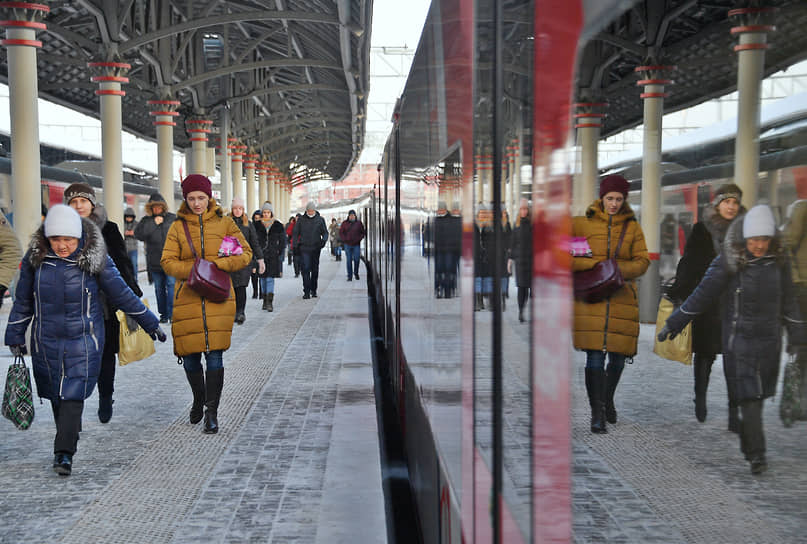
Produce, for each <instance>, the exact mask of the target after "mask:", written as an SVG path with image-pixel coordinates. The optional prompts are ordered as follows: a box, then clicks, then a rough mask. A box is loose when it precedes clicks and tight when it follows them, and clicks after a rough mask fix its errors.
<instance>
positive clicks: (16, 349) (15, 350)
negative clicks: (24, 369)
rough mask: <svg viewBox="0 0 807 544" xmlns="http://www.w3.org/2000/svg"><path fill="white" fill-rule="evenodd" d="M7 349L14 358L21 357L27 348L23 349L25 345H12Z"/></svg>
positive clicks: (26, 351)
mask: <svg viewBox="0 0 807 544" xmlns="http://www.w3.org/2000/svg"><path fill="white" fill-rule="evenodd" d="M8 348H9V349H10V350H11V353H12V354H13V355H14V357H22V356H23V355H26V354H27V353H28V348H26V347H25V344H14V345H13V346H8Z"/></svg>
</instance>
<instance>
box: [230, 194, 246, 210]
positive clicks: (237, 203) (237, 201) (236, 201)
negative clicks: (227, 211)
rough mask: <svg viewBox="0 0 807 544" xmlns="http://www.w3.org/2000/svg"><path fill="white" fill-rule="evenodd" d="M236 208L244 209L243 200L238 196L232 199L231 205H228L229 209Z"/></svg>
mask: <svg viewBox="0 0 807 544" xmlns="http://www.w3.org/2000/svg"><path fill="white" fill-rule="evenodd" d="M236 206H237V207H239V208H246V204H245V203H244V199H243V198H241V197H240V196H236V197H233V202H232V204H230V208H235V207H236Z"/></svg>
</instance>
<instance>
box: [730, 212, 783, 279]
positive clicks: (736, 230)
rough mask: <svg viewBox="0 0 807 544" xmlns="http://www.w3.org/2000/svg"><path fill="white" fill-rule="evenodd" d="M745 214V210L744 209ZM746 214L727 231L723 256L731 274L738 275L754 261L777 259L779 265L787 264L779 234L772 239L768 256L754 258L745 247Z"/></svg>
mask: <svg viewBox="0 0 807 544" xmlns="http://www.w3.org/2000/svg"><path fill="white" fill-rule="evenodd" d="M743 212H744V209H743ZM744 219H745V213H742V214H741V215H738V216H737V217H736V218H735V219H734V221H732V222H731V225H729V228H728V230H727V231H726V238H725V239H724V240H723V255H724V257H723V258H724V259H725V262H726V266H727V267H728V269H729V272H731V273H732V274H736V273H737V272H738V271H739V270H740V269H741V268H743V267H744V266H745V265H747V264H748V263H750V262H752V261H758V260H760V259H775V260H776V261H777V262H778V263H780V264H782V263H784V262H785V252H784V248H783V247H782V242H781V240H780V237H779V232H777V233H776V234H775V235H774V236H773V238H772V239H771V245H770V248H769V249H768V254H767V255H765V256H764V257H754V256H753V255H751V254H750V253H749V252H748V250H747V249H746V247H745V238H744V237H743V220H744Z"/></svg>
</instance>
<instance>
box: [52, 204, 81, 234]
mask: <svg viewBox="0 0 807 544" xmlns="http://www.w3.org/2000/svg"><path fill="white" fill-rule="evenodd" d="M44 225H45V237H46V238H50V237H51V236H70V237H71V238H81V231H82V228H81V216H79V214H78V212H77V211H76V210H74V209H73V208H71V207H70V206H66V205H64V204H55V205H53V206H51V208H50V210H48V215H47V217H45V223H44Z"/></svg>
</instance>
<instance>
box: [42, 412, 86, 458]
mask: <svg viewBox="0 0 807 544" xmlns="http://www.w3.org/2000/svg"><path fill="white" fill-rule="evenodd" d="M50 406H51V408H52V409H53V419H54V421H55V422H56V439H55V440H54V441H53V453H66V454H68V455H73V454H74V453H76V446H77V445H78V433H79V432H81V413H82V412H83V411H84V401H83V400H58V399H57V400H51V401H50Z"/></svg>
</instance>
